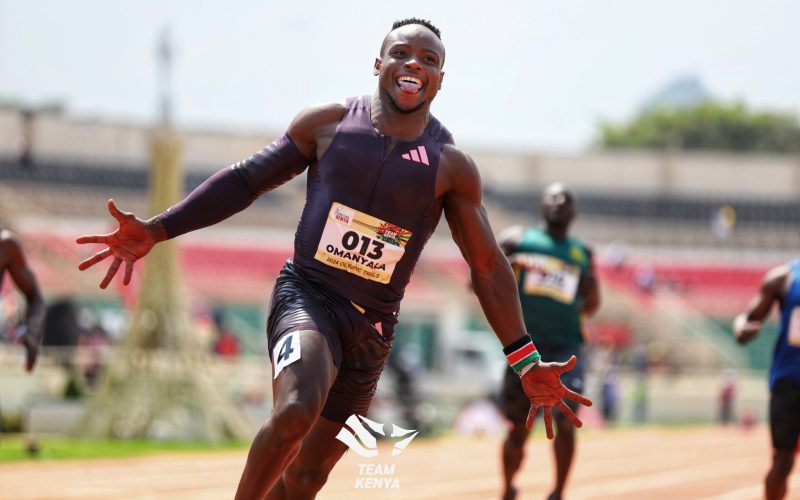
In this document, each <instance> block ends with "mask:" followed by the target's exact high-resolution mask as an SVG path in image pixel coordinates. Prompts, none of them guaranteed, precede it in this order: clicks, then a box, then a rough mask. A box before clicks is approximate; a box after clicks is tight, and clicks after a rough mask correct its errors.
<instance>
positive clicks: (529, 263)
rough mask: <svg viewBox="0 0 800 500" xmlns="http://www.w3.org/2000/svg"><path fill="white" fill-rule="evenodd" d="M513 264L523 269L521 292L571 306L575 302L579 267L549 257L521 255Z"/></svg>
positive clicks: (579, 272)
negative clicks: (523, 276)
mask: <svg viewBox="0 0 800 500" xmlns="http://www.w3.org/2000/svg"><path fill="white" fill-rule="evenodd" d="M515 262H516V263H517V264H519V265H522V267H523V268H524V269H525V281H524V282H523V287H522V289H523V291H524V292H525V293H526V294H527V295H539V296H544V297H550V298H551V299H554V300H557V301H559V302H563V303H565V304H571V303H572V302H574V301H575V294H576V293H577V291H578V281H579V280H580V274H581V270H580V267H578V266H576V265H573V264H570V263H568V262H564V261H563V260H561V259H557V258H555V257H551V256H549V255H539V254H523V255H520V256H517V258H516V259H515Z"/></svg>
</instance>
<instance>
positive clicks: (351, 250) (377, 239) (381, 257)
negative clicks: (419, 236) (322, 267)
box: [314, 203, 411, 283]
mask: <svg viewBox="0 0 800 500" xmlns="http://www.w3.org/2000/svg"><path fill="white" fill-rule="evenodd" d="M410 239H411V232H409V231H407V230H405V229H403V228H401V227H398V226H395V225H394V224H391V223H389V222H385V221H382V220H380V219H377V218H375V217H373V216H371V215H369V214H365V213H363V212H359V211H358V210H355V209H353V208H350V207H347V206H345V205H342V204H341V203H333V205H331V210H330V212H328V218H327V220H326V221H325V228H324V229H323V231H322V237H321V238H320V240H319V246H318V247H317V253H316V254H315V255H314V258H315V259H316V260H318V261H320V262H322V263H323V264H326V265H329V266H331V267H335V268H337V269H341V270H343V271H347V272H348V273H351V274H355V275H356V276H359V277H361V278H364V279H368V280H372V281H377V282H378V283H389V281H390V280H391V279H392V273H394V268H395V265H396V264H397V262H398V261H399V260H400V259H401V258H402V257H403V254H404V253H405V246H406V244H407V243H408V241H409V240H410Z"/></svg>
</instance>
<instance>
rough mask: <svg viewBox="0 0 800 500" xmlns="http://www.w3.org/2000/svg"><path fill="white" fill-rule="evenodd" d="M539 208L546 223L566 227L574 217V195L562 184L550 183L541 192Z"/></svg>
mask: <svg viewBox="0 0 800 500" xmlns="http://www.w3.org/2000/svg"><path fill="white" fill-rule="evenodd" d="M541 209H542V217H544V220H545V221H546V222H547V224H549V225H551V226H555V227H562V228H566V227H567V226H568V225H569V224H570V222H572V219H573V218H575V196H574V195H573V194H572V192H571V191H570V190H569V189H567V187H566V186H564V185H563V184H551V185H550V186H548V187H547V189H545V191H544V193H543V194H542V205H541Z"/></svg>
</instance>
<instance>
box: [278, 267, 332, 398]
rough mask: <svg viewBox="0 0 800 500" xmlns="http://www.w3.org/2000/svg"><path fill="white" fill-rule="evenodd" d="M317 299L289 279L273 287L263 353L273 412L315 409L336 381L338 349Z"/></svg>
mask: <svg viewBox="0 0 800 500" xmlns="http://www.w3.org/2000/svg"><path fill="white" fill-rule="evenodd" d="M283 274H286V273H283ZM323 300H324V299H323V298H321V297H319V296H315V295H314V294H313V293H312V292H310V291H309V289H308V287H307V286H305V284H304V283H303V282H302V281H301V280H299V279H295V278H294V277H292V276H289V277H283V279H279V281H278V283H276V285H275V289H274V291H273V294H272V301H271V304H270V311H269V319H268V321H267V348H268V354H269V357H270V361H271V362H272V387H273V400H274V405H275V407H276V408H280V406H281V405H284V404H292V403H297V402H302V403H304V404H305V405H306V406H309V405H310V407H309V409H314V410H315V411H316V410H319V409H321V407H322V405H323V404H324V402H325V400H326V399H327V395H328V391H329V390H330V387H331V385H332V384H333V381H334V380H335V379H336V374H337V372H338V370H337V364H338V362H337V360H338V359H341V347H340V342H339V338H338V335H337V332H336V329H335V326H334V324H333V322H332V321H331V318H330V316H329V314H328V312H327V309H326V305H325V304H324V303H323Z"/></svg>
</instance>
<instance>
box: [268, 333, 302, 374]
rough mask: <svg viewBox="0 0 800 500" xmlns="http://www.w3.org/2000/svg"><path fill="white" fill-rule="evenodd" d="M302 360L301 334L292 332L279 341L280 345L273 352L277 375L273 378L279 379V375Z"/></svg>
mask: <svg viewBox="0 0 800 500" xmlns="http://www.w3.org/2000/svg"><path fill="white" fill-rule="evenodd" d="M298 359H300V332H292V333H289V334H287V335H284V336H283V338H281V339H280V340H279V341H278V345H276V346H275V348H274V349H273V350H272V363H273V365H275V375H274V376H273V378H278V374H279V373H280V372H281V370H283V369H284V368H286V367H287V366H289V365H291V364H292V363H294V362H295V361H297V360H298Z"/></svg>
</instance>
